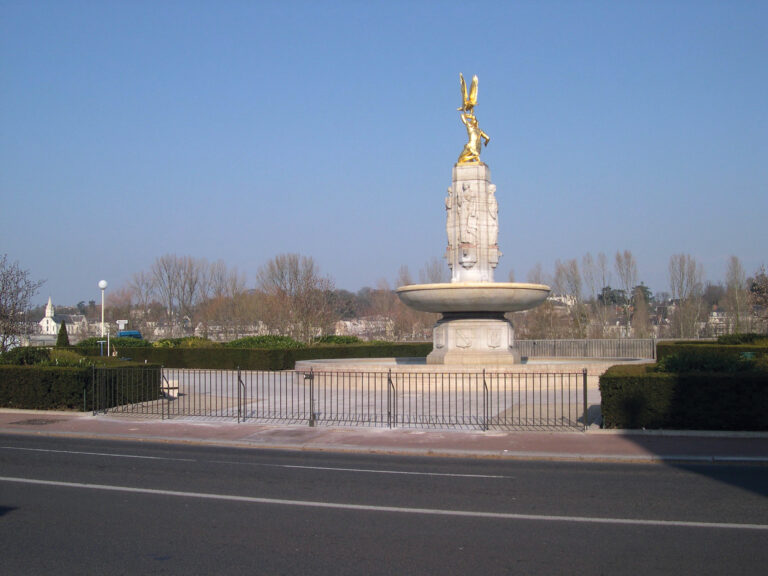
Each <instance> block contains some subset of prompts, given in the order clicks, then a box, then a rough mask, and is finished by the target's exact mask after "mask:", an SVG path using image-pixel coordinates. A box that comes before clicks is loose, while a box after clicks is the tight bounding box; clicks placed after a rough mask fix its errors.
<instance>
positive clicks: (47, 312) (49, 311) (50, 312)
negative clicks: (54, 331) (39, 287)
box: [45, 296, 53, 318]
mask: <svg viewBox="0 0 768 576" xmlns="http://www.w3.org/2000/svg"><path fill="white" fill-rule="evenodd" d="M45 317H46V318H53V302H52V301H51V297H50V296H48V304H47V305H46V307H45Z"/></svg>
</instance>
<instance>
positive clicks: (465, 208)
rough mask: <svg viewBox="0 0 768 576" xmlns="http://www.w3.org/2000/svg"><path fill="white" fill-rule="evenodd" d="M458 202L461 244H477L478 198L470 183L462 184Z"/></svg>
mask: <svg viewBox="0 0 768 576" xmlns="http://www.w3.org/2000/svg"><path fill="white" fill-rule="evenodd" d="M457 201H458V205H459V242H460V243H462V244H475V243H476V242H477V196H476V195H475V192H474V190H472V186H471V185H470V184H469V183H468V182H465V183H464V184H462V186H461V193H460V194H459V197H458V198H457Z"/></svg>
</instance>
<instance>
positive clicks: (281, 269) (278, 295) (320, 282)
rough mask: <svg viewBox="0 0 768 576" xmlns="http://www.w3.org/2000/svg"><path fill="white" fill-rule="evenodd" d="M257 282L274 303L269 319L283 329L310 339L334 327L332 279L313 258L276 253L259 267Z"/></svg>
mask: <svg viewBox="0 0 768 576" xmlns="http://www.w3.org/2000/svg"><path fill="white" fill-rule="evenodd" d="M257 282H258V286H259V288H260V289H261V291H262V292H264V294H265V295H266V296H267V297H268V298H269V299H270V300H271V302H272V304H273V305H272V307H271V310H270V312H271V318H270V319H268V320H269V322H272V323H274V324H275V325H277V326H279V327H280V329H281V331H283V332H284V333H288V334H289V335H291V336H293V337H294V338H296V339H298V340H301V341H304V342H308V341H310V340H311V339H312V338H313V337H314V336H318V335H320V334H322V333H326V332H329V331H330V330H331V327H332V325H333V323H334V322H335V320H336V317H335V313H334V309H333V305H332V302H331V298H330V293H331V291H332V290H333V282H332V280H331V279H330V278H328V277H323V276H321V275H320V270H319V268H318V267H317V265H316V264H315V261H314V260H313V259H312V258H310V257H306V256H300V255H299V254H280V255H278V256H275V257H274V258H273V259H272V260H270V261H269V262H267V263H266V264H265V265H264V266H262V267H261V268H260V269H259V271H258V273H257ZM269 322H268V323H269Z"/></svg>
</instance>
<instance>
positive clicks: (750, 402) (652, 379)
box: [600, 364, 768, 430]
mask: <svg viewBox="0 0 768 576" xmlns="http://www.w3.org/2000/svg"><path fill="white" fill-rule="evenodd" d="M600 396H601V399H602V416H603V426H604V427H605V428H647V429H663V428H666V429H676V430H768V372H764V371H759V370H756V371H751V372H740V373H734V372H680V373H671V372H670V373H664V372H659V371H657V370H656V369H655V367H653V366H650V365H647V364H645V365H629V366H614V367H612V368H610V369H609V370H607V371H606V372H605V373H604V374H603V375H602V376H601V377H600Z"/></svg>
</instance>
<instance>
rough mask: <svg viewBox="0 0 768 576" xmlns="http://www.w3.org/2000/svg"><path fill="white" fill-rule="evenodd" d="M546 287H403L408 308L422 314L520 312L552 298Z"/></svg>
mask: <svg viewBox="0 0 768 576" xmlns="http://www.w3.org/2000/svg"><path fill="white" fill-rule="evenodd" d="M549 292H550V288H549V286H545V285H544V284H523V283H520V282H452V283H445V284H412V285H410V286H401V287H400V288H398V289H397V295H398V296H399V297H400V300H402V301H403V303H404V304H406V305H407V306H410V307H411V308H415V309H416V310H421V311H422V312H519V311H521V310H528V309H529V308H534V307H536V306H538V305H539V304H541V303H542V302H544V300H546V298H547V296H549Z"/></svg>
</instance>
